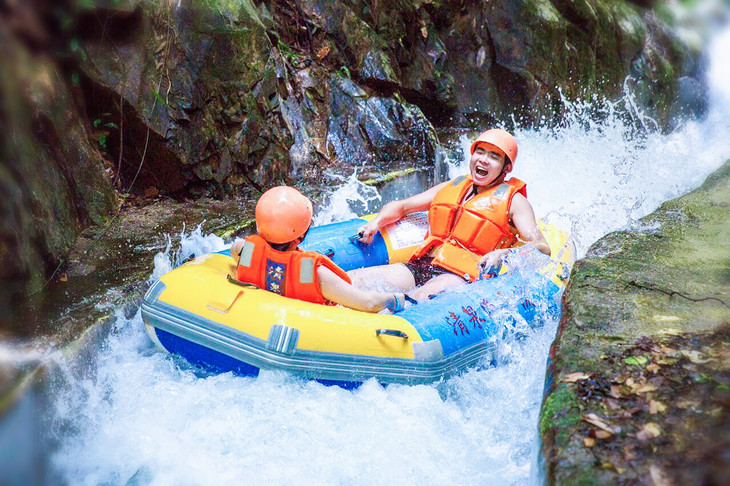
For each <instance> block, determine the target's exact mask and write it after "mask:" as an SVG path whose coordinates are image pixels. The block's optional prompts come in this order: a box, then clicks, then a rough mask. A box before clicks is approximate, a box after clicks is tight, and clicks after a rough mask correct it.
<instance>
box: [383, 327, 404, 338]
mask: <svg viewBox="0 0 730 486" xmlns="http://www.w3.org/2000/svg"><path fill="white" fill-rule="evenodd" d="M381 334H385V335H386V336H395V337H399V338H403V339H408V334H406V333H404V332H403V331H399V330H397V329H376V330H375V335H376V336H380V335H381Z"/></svg>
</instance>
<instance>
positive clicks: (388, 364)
mask: <svg viewBox="0 0 730 486" xmlns="http://www.w3.org/2000/svg"><path fill="white" fill-rule="evenodd" d="M367 219H369V217H365V218H357V219H353V220H350V221H346V222H341V223H334V224H330V225H324V226H319V227H315V228H312V229H311V230H310V231H309V233H308V235H307V237H306V239H305V240H304V241H303V242H302V244H301V247H302V248H305V249H307V250H314V251H318V252H320V253H322V254H325V255H327V256H329V257H330V258H332V259H333V260H334V261H335V263H337V264H338V265H339V266H340V267H342V268H343V269H345V270H351V269H354V268H359V267H364V266H371V265H381V264H386V263H395V262H403V261H406V260H407V259H408V257H409V256H410V254H411V253H412V251H413V249H414V248H415V247H416V246H417V245H418V244H419V243H420V242H421V241H423V238H424V235H425V233H426V230H427V227H428V221H427V216H426V213H416V214H412V215H409V216H408V217H407V218H404V219H403V220H401V221H400V222H398V223H397V224H394V225H391V226H389V227H388V228H385V229H384V230H382V231H381V232H380V233H379V234H378V235H377V236H376V238H375V241H374V242H373V244H371V245H363V244H361V243H360V242H358V241H357V240H356V239H355V238H352V236H353V235H354V234H355V233H356V231H357V228H358V227H360V226H361V225H362V224H363V223H364V221H366V220H367ZM540 226H541V229H542V231H543V233H544V234H545V237H546V238H547V240H548V242H549V243H550V247H551V249H552V254H553V258H552V259H551V258H548V257H546V256H544V255H542V254H540V253H539V252H537V251H536V250H534V249H532V248H531V247H529V248H530V249H531V251H527V247H526V248H524V249H522V250H520V249H519V248H515V249H513V250H511V253H510V255H509V257H508V264H510V265H511V266H512V268H506V266H504V265H503V267H502V269H501V272H500V274H499V275H498V276H496V277H493V278H489V279H483V280H479V281H477V282H474V283H472V284H469V285H465V286H463V287H460V288H458V289H456V290H453V291H448V292H444V293H443V294H441V295H438V296H436V297H435V298H433V299H432V300H430V301H428V302H423V303H420V304H418V305H413V306H410V307H407V308H406V309H405V310H403V311H401V312H399V313H397V314H389V313H380V314H371V313H366V312H360V311H355V310H352V309H348V308H344V307H341V306H326V305H318V304H313V303H309V302H303V301H299V300H294V299H288V298H286V297H282V296H279V295H277V294H274V293H271V292H267V291H265V290H261V289H258V288H252V287H250V286H246V285H241V283H240V282H237V281H236V280H235V278H234V277H235V274H236V272H235V264H234V262H233V259H232V258H231V257H230V253H229V251H228V250H225V251H222V252H219V253H212V254H207V255H203V256H200V257H197V258H195V259H194V260H192V261H190V262H187V263H185V264H183V265H181V266H179V267H177V268H175V269H174V270H172V271H170V272H169V273H167V274H166V275H164V276H162V278H160V280H158V281H157V282H155V283H154V284H153V285H152V286H151V287H150V289H149V291H148V292H147V294H146V295H145V297H144V302H143V304H142V317H143V319H144V322H145V325H146V329H147V332H148V334H149V336H150V337H151V339H152V340H153V341H154V342H155V343H156V344H157V345H158V346H159V347H160V348H162V349H164V350H166V351H168V352H170V353H174V354H177V355H179V356H182V357H183V358H185V359H186V360H187V361H189V362H190V363H193V364H196V365H201V366H203V367H205V368H207V369H209V370H213V371H219V372H227V371H233V372H234V373H237V374H241V375H252V376H255V375H257V374H258V373H259V370H261V369H280V370H286V371H290V372H292V373H295V374H298V375H300V376H304V377H306V378H310V379H315V380H318V381H321V382H323V383H327V384H338V385H340V386H345V387H349V386H356V385H358V384H359V383H362V382H363V381H364V380H368V379H370V378H375V379H377V380H378V381H380V382H381V383H405V384H419V383H431V382H434V381H438V380H441V379H445V378H448V377H450V376H452V375H454V374H456V373H459V372H460V371H462V370H464V369H466V368H468V367H470V366H475V365H480V364H489V363H490V362H491V361H492V360H493V357H494V353H495V349H496V344H497V343H498V341H499V340H500V339H503V338H504V336H506V335H507V334H508V333H509V332H510V330H511V329H513V328H515V327H519V326H520V325H523V326H524V325H529V326H533V327H534V326H538V325H540V323H541V322H542V321H543V320H544V319H546V318H550V317H555V316H556V315H558V313H559V312H560V297H561V295H562V292H563V289H564V287H565V284H566V281H567V279H568V276H569V274H570V270H571V267H572V265H573V262H574V261H575V248H574V246H573V244H572V242H571V241H570V239H569V237H568V235H567V234H566V233H565V232H563V231H561V230H560V229H559V228H557V227H555V226H552V225H547V224H543V223H542V222H540ZM385 312H387V311H385Z"/></svg>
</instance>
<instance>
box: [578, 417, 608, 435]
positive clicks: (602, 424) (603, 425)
mask: <svg viewBox="0 0 730 486" xmlns="http://www.w3.org/2000/svg"><path fill="white" fill-rule="evenodd" d="M581 419H582V420H583V421H584V422H588V423H589V424H591V425H593V426H594V427H598V428H599V429H601V430H605V431H606V432H608V433H609V434H615V433H616V430H615V429H614V428H613V427H611V426H610V425H609V424H608V423H607V422H606V421H604V420H603V419H602V418H601V417H599V416H598V415H596V414H595V413H588V414H585V415H581Z"/></svg>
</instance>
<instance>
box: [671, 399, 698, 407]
mask: <svg viewBox="0 0 730 486" xmlns="http://www.w3.org/2000/svg"><path fill="white" fill-rule="evenodd" d="M699 406H700V402H698V401H697V400H680V401H678V402H677V407H679V408H682V409H687V408H697V407H699Z"/></svg>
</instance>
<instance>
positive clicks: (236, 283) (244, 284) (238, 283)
mask: <svg viewBox="0 0 730 486" xmlns="http://www.w3.org/2000/svg"><path fill="white" fill-rule="evenodd" d="M226 280H228V281H229V282H230V283H232V284H235V285H240V286H241V287H246V288H249V289H257V288H259V287H258V286H257V285H254V284H250V283H246V282H241V281H240V280H236V279H235V278H233V277H231V274H230V273H229V274H228V275H226Z"/></svg>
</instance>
